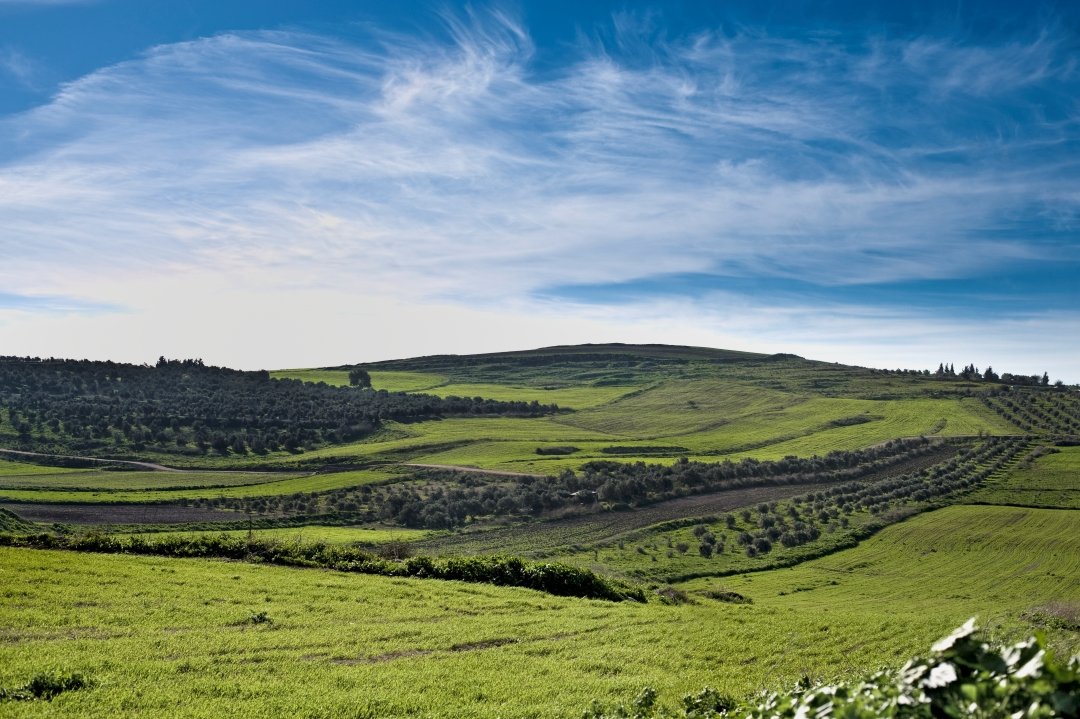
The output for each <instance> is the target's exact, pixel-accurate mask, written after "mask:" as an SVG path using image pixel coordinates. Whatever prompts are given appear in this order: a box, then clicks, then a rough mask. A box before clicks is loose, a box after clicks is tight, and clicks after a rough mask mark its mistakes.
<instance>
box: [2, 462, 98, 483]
mask: <svg viewBox="0 0 1080 719" xmlns="http://www.w3.org/2000/svg"><path fill="white" fill-rule="evenodd" d="M91 471H93V470H89V469H69V468H61V467H47V466H45V465H40V464H32V463H31V462H17V461H13V460H9V459H0V482H4V481H8V480H10V479H11V478H13V477H17V478H27V477H31V478H32V477H35V476H38V475H46V476H51V477H59V476H60V475H64V474H70V475H79V474H85V473H87V472H91Z"/></svg>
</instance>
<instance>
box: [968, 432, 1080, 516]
mask: <svg viewBox="0 0 1080 719" xmlns="http://www.w3.org/2000/svg"><path fill="white" fill-rule="evenodd" d="M1055 449H1056V450H1057V451H1056V452H1055V453H1053V454H1047V455H1044V456H1042V457H1039V458H1038V459H1036V460H1035V461H1034V462H1033V463H1031V464H1030V465H1029V466H1025V467H1019V468H1017V469H1015V470H1014V471H1012V472H1011V473H1009V474H1008V475H1007V476H1006V477H1003V478H1001V479H1000V480H998V481H995V482H992V483H990V484H988V485H987V486H986V487H985V488H983V489H981V490H979V491H978V492H975V493H974V494H972V495H971V497H970V501H972V502H985V503H986V504H1015V505H1020V506H1028V507H1060V508H1066V509H1080V447H1058V448H1055Z"/></svg>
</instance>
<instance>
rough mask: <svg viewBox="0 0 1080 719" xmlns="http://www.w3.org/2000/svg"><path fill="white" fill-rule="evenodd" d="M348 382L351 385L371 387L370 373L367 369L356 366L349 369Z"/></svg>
mask: <svg viewBox="0 0 1080 719" xmlns="http://www.w3.org/2000/svg"><path fill="white" fill-rule="evenodd" d="M349 384H351V385H352V386H353V387H361V388H370V387H371V375H370V374H368V372H367V370H363V369H360V368H359V367H356V368H354V369H352V370H350V371H349Z"/></svg>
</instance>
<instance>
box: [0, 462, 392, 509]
mask: <svg viewBox="0 0 1080 719" xmlns="http://www.w3.org/2000/svg"><path fill="white" fill-rule="evenodd" d="M133 474H144V473H132V472H94V473H93V474H92V475H91V476H92V477H97V479H96V480H95V483H94V484H87V483H80V484H79V488H78V489H73V488H71V486H70V485H69V484H68V482H70V481H73V480H70V479H69V478H68V473H67V472H60V473H59V474H58V475H55V476H57V477H59V481H58V482H57V483H56V484H52V483H51V482H50V479H49V478H50V477H52V476H54V475H48V474H41V475H35V476H36V477H37V479H38V483H37V488H35V489H8V488H6V487H4V485H3V484H0V502H4V501H6V502H67V503H80V502H81V503H91V504H110V503H121V502H128V503H161V502H176V501H181V500H192V499H206V498H216V497H267V496H276V495H285V494H295V493H297V492H325V491H327V490H331V489H338V488H341V487H356V486H361V485H364V484H370V483H373V482H382V481H385V480H387V479H390V478H392V477H394V476H395V474H394V472H393V471H390V470H380V469H370V470H354V471H349V472H327V473H323V474H303V475H300V474H294V475H289V474H285V475H280V474H271V475H266V474H254V475H252V474H249V473H237V474H236V475H233V474H232V473H206V474H205V475H204V473H201V472H192V473H187V472H182V473H181V472H178V473H173V472H150V473H145V475H144V476H136V477H132V478H131V479H130V480H129V476H130V475H133ZM77 476H78V477H82V476H85V475H81V474H80V475H77ZM282 476H284V478H282ZM252 480H254V481H252ZM75 481H77V480H75ZM155 481H160V482H161V483H162V484H161V485H158V486H145V485H147V484H151V485H152V483H153V482H155ZM244 482H246V483H244ZM17 486H22V485H17ZM159 486H160V487H161V488H159ZM176 487H182V488H176Z"/></svg>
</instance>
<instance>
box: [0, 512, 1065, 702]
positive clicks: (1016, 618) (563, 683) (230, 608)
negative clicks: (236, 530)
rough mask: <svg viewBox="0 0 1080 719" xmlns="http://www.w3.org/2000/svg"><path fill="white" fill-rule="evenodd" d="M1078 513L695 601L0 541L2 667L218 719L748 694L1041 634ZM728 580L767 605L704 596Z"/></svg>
mask: <svg viewBox="0 0 1080 719" xmlns="http://www.w3.org/2000/svg"><path fill="white" fill-rule="evenodd" d="M1078 529H1080V527H1078V526H1077V516H1076V513H1075V512H1070V511H1055V510H1034V509H1018V508H1006V507H971V506H964V507H952V508H947V509H944V510H940V511H938V512H933V513H929V514H925V515H922V516H920V517H917V518H915V519H912V520H909V521H907V522H905V523H902V524H900V525H895V526H893V527H890V528H888V529H886V530H884V531H882V532H881V533H880V534H879V535H877V536H876V537H875V538H873V539H871V540H869V541H867V542H865V543H864V544H863V545H861V546H860V547H857V548H855V549H852V550H847V551H844V552H840V553H837V554H835V555H832V556H830V557H826V558H824V559H820V560H816V561H813V562H809V563H806V564H804V565H801V566H799V567H796V568H793V569H785V570H776V571H771V572H761V573H757V574H752V575H746V576H743V577H731V578H726V579H723V580H716V579H713V580H696V581H695V582H690V583H687V584H686V585H684V586H685V588H686V589H688V590H690V591H691V592H692V593H693V594H696V595H697V599H696V603H695V604H692V605H683V606H667V605H663V604H660V603H658V602H652V603H650V604H648V605H634V604H633V603H622V604H611V603H607V602H599V601H591V600H575V599H563V598H555V597H551V596H547V595H543V594H539V593H537V592H533V591H529V590H515V589H499V588H495V587H487V586H480V585H463V584H458V583H453V582H439V581H434V580H406V579H386V578H379V577H366V576H357V575H344V574H340V573H335V572H329V571H322V570H294V569H287V568H280V567H270V566H257V565H247V564H237V563H234V562H221V561H207V560H169V559H160V558H147V557H125V556H103V555H85V554H83V555H76V554H70V553H64V552H46V551H38V550H12V549H3V550H0V580H2V581H0V586H2V587H3V588H2V589H0V596H2V597H3V598H4V601H3V602H2V603H0V627H4V629H2V630H0V686H8V685H17V684H19V683H21V682H23V681H25V679H26V678H27V677H28V676H30V675H32V674H34V673H36V672H38V671H41V670H42V668H45V667H64V668H66V669H67V670H69V671H82V672H84V673H86V674H88V675H89V676H91V677H92V678H93V679H94V680H95V681H96V682H97V686H96V687H95V688H93V689H90V690H84V691H81V692H73V693H70V694H65V695H62V696H60V697H58V698H57V699H56V700H54V702H53V703H52V704H45V703H23V704H8V705H6V706H5V707H4V708H5V711H6V712H7V713H6V716H12V717H36V716H46V715H53V714H54V713H57V712H59V713H62V714H63V715H64V716H103V715H135V714H139V713H158V714H160V713H168V714H169V715H170V716H179V717H210V716H217V715H219V714H220V711H221V706H222V702H226V701H227V702H228V703H229V708H230V712H231V713H235V714H236V715H238V716H246V717H260V716H267V717H269V716H282V715H289V716H295V715H301V714H304V715H306V714H312V713H315V714H317V715H319V716H326V717H339V716H340V717H346V716H350V717H351V716H406V715H423V716H433V717H439V716H462V715H466V714H467V715H469V716H481V717H484V716H489V717H494V716H534V717H565V716H570V715H575V714H576V713H578V712H579V711H580V709H582V708H584V707H586V706H588V705H589V703H590V702H591V701H592V700H593V699H601V700H604V701H608V702H612V701H617V700H618V701H627V700H628V699H629V698H630V697H632V696H633V695H634V694H636V693H637V691H638V690H639V689H640V688H641V687H642V686H643V685H646V684H649V685H652V686H655V687H657V688H659V689H661V690H662V691H663V692H664V694H665V696H669V697H675V696H679V695H680V694H681V693H685V692H689V691H692V690H696V689H698V688H700V687H701V686H703V685H706V684H710V685H713V686H716V687H718V688H719V689H721V690H722V691H725V692H727V693H731V694H734V695H736V696H741V697H745V696H747V695H749V694H751V693H753V692H755V691H757V690H758V689H760V688H763V687H775V688H779V687H783V686H786V685H788V684H790V683H791V682H792V681H794V680H795V679H796V678H798V677H799V676H802V675H804V674H809V675H810V676H813V677H818V678H823V679H834V678H839V677H841V676H845V675H849V674H852V673H858V672H861V671H863V670H865V669H866V668H868V667H876V666H879V665H883V664H888V665H897V664H899V663H900V662H902V661H903V659H904V658H906V657H907V656H908V655H909V654H912V653H914V652H917V651H919V650H921V649H923V648H924V647H925V646H926V645H927V643H928V642H930V641H932V640H934V639H935V638H937V637H939V636H941V635H943V634H944V633H946V632H947V631H948V630H949V629H951V628H952V627H954V626H956V625H959V624H960V623H962V622H963V621H964V620H965V619H966V618H967V617H968V616H971V615H976V616H978V617H979V618H980V623H981V624H983V625H984V626H988V627H990V629H991V631H992V633H993V634H995V635H997V636H1001V637H1005V636H1014V635H1016V634H1017V633H1022V632H1027V631H1029V630H1030V629H1031V628H1032V626H1033V623H1034V624H1038V623H1039V622H1040V621H1045V618H1046V617H1047V616H1050V615H1049V614H1048V612H1053V611H1056V610H1055V607H1059V606H1063V605H1067V604H1069V603H1073V604H1075V603H1077V602H1080V587H1078V586H1077V584H1076V582H1075V578H1076V576H1078V573H1080V564H1078V562H1080V559H1078V558H1080V546H1078V542H1080V531H1078ZM1003 566H1007V567H1010V568H1011V569H1010V570H1009V571H1007V572H1004V573H1003V572H1001V571H999V569H1000V568H1001V567H1003ZM720 588H723V589H726V590H730V591H737V592H739V593H740V594H743V595H745V596H748V597H750V598H751V599H752V600H753V603H752V604H745V605H732V604H727V603H724V602H719V601H716V600H713V599H710V598H708V597H706V596H705V595H704V594H702V593H703V592H705V591H707V590H710V589H720ZM260 612H265V613H266V617H267V618H268V619H270V620H271V621H270V622H266V623H253V622H252V620H251V617H253V616H254V615H257V614H258V613H260ZM1065 639H1066V640H1068V637H1067V636H1066V637H1065ZM1058 641H1061V637H1058ZM1068 641H1071V642H1072V643H1073V645H1075V641H1076V638H1075V636H1073V638H1072V639H1071V640H1068ZM523 676H527V677H529V681H528V682H522V681H520V677H523Z"/></svg>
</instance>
